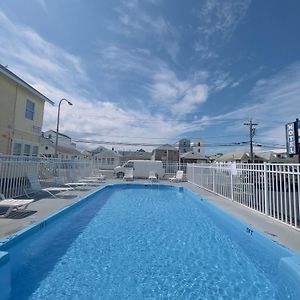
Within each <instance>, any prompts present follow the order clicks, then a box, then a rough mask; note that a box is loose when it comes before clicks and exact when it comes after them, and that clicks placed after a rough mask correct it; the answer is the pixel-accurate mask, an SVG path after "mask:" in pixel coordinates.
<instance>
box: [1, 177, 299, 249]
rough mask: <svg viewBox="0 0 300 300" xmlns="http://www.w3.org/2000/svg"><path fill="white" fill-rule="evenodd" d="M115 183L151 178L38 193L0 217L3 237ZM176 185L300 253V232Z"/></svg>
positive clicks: (114, 181) (202, 190) (252, 211)
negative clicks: (48, 194) (27, 203)
mask: <svg viewBox="0 0 300 300" xmlns="http://www.w3.org/2000/svg"><path fill="white" fill-rule="evenodd" d="M114 183H147V184H149V181H148V180H134V181H132V182H124V181H122V180H120V179H108V180H107V181H106V182H105V183H99V184H98V185H97V186H93V187H89V188H88V189H84V190H79V189H76V190H73V191H71V192H69V193H67V194H59V196H60V197H57V198H53V197H51V198H50V197H48V198H41V196H45V194H43V195H38V196H39V197H38V198H35V200H36V201H35V202H33V203H32V204H30V206H29V207H28V208H27V210H26V211H19V212H13V213H11V214H10V215H9V216H8V217H7V218H0V239H3V238H4V237H7V236H9V235H11V234H14V233H16V232H17V231H19V230H21V229H24V228H26V227H28V226H31V225H33V224H34V223H36V222H38V221H39V220H41V219H43V218H45V217H47V216H49V215H51V214H53V213H55V212H57V211H59V210H61V209H62V208H64V207H66V206H69V205H71V204H72V203H74V202H77V201H78V200H80V199H81V198H83V197H84V196H85V195H87V194H90V193H91V192H93V191H95V190H97V189H98V188H101V187H103V186H105V185H107V184H114ZM160 183H161V184H173V183H170V182H169V181H161V182H160ZM174 185H175V186H183V187H186V188H188V189H190V190H191V191H193V192H194V193H196V194H198V195H199V196H200V197H202V198H204V199H206V200H207V201H209V202H211V203H212V204H214V205H215V206H217V207H219V208H221V209H223V210H224V211H226V212H228V213H230V214H232V215H234V216H235V217H237V218H238V219H240V220H241V221H243V222H244V223H246V224H249V225H250V224H251V227H252V228H253V229H256V230H258V231H260V232H262V233H264V234H265V235H266V236H268V237H269V238H270V239H272V240H274V241H276V242H277V243H279V244H281V245H283V246H285V247H287V248H289V249H291V250H293V251H295V252H297V253H298V254H300V231H299V230H297V229H295V228H293V227H291V226H288V225H286V224H283V223H281V222H279V221H276V220H274V219H272V218H269V217H267V216H265V215H263V214H261V213H258V212H256V211H254V210H252V209H250V208H247V207H245V206H243V205H241V204H238V203H236V202H232V201H230V200H228V199H225V198H223V197H221V196H218V195H216V194H213V193H211V192H208V191H206V190H204V189H202V188H199V187H197V186H195V185H193V184H191V183H188V182H181V183H174Z"/></svg>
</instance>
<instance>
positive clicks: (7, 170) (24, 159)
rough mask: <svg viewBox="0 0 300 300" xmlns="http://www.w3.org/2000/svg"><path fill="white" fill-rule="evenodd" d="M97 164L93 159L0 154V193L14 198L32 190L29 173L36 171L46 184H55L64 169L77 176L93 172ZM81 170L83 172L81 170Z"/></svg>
mask: <svg viewBox="0 0 300 300" xmlns="http://www.w3.org/2000/svg"><path fill="white" fill-rule="evenodd" d="M97 167H98V166H97V165H96V164H94V163H93V161H91V160H64V159H53V158H39V157H28V156H8V155H5V156H4V155H3V156H0V193H3V194H4V195H5V197H7V198H12V197H18V196H22V195H24V194H25V190H27V191H28V190H30V184H29V181H28V179H27V176H26V175H27V173H29V172H34V173H36V174H37V175H38V177H39V179H40V180H41V181H42V182H43V183H44V184H45V185H47V184H53V183H54V184H55V182H56V180H55V179H56V177H57V176H59V175H60V174H62V173H63V172H61V171H62V170H68V169H69V170H72V171H73V173H76V175H77V177H82V175H81V174H85V175H86V176H87V175H89V174H93V173H94V172H95V171H96V170H97ZM79 171H81V172H79Z"/></svg>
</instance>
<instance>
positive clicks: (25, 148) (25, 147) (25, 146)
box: [24, 144, 31, 156]
mask: <svg viewBox="0 0 300 300" xmlns="http://www.w3.org/2000/svg"><path fill="white" fill-rule="evenodd" d="M30 148H31V147H30V145H27V144H25V145H24V155H25V156H30Z"/></svg>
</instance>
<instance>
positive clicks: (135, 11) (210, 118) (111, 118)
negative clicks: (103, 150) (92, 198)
mask: <svg viewBox="0 0 300 300" xmlns="http://www.w3.org/2000/svg"><path fill="white" fill-rule="evenodd" d="M299 15H300V1H298V0H286V1H282V0H264V1H260V0H254V1H251V0H201V1H200V0H190V1H180V0H143V1H137V0H110V1H97V0H89V1H87V0H85V1H83V0H72V1H71V0H69V1H67V0H65V1H62V0H51V1H46V0H27V1H22V0H2V1H1V3H0V63H1V64H2V65H8V68H9V69H10V70H11V71H13V72H15V73H16V74H17V75H19V76H21V77H22V78H23V79H24V80H26V81H27V82H28V83H30V84H32V85H33V86H34V87H35V88H37V89H38V90H40V91H41V92H42V93H44V94H45V95H46V96H48V97H49V98H50V99H51V100H53V101H54V102H56V103H58V102H59V100H60V99H61V98H63V97H65V98H67V99H69V100H70V101H72V102H73V103H74V106H72V107H71V106H68V105H66V103H65V104H64V105H63V106H62V110H61V118H62V119H61V131H63V132H64V133H66V134H69V135H70V136H71V137H72V138H74V139H89V140H98V141H99V140H103V141H111V142H126V143H127V142H131V143H140V142H141V143H154V144H158V143H171V144H173V143H175V142H176V141H177V140H178V139H179V138H182V137H187V138H190V139H195V138H197V139H198V138H200V139H202V140H203V142H204V144H207V145H210V147H207V148H206V152H207V153H216V152H226V151H233V150H236V149H242V148H243V147H244V148H245V149H246V148H247V147H248V146H247V145H245V144H244V145H243V146H241V145H237V146H235V147H222V146H220V144H224V143H225V144H232V143H238V142H246V141H248V128H247V127H246V126H244V125H243V123H244V122H247V121H248V120H249V119H251V118H252V119H253V121H254V122H256V123H258V124H259V125H258V126H257V131H256V136H255V138H254V141H255V143H258V144H263V145H267V146H270V147H275V146H278V145H285V132H284V125H285V123H287V122H290V121H294V120H295V119H296V118H297V117H300V34H299V28H300V18H299ZM56 112H57V107H50V106H49V105H46V108H45V115H44V127H43V129H44V130H47V129H50V128H51V129H55V126H56ZM78 145H79V144H78ZM80 147H81V148H84V147H92V148H93V147H96V145H85V144H80ZM117 148H119V149H123V148H125V146H118V147H117ZM126 148H128V147H126ZM130 148H131V149H136V148H140V147H134V146H131V147H130ZM144 148H145V147H144ZM147 149H151V147H149V148H147ZM268 149H269V148H268Z"/></svg>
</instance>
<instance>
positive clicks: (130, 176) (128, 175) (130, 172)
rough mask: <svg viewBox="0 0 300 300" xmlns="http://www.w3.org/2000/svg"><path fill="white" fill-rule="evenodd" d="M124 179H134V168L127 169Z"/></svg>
mask: <svg viewBox="0 0 300 300" xmlns="http://www.w3.org/2000/svg"><path fill="white" fill-rule="evenodd" d="M123 180H126V181H129V180H133V169H127V170H126V171H125V175H124V177H123Z"/></svg>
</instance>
